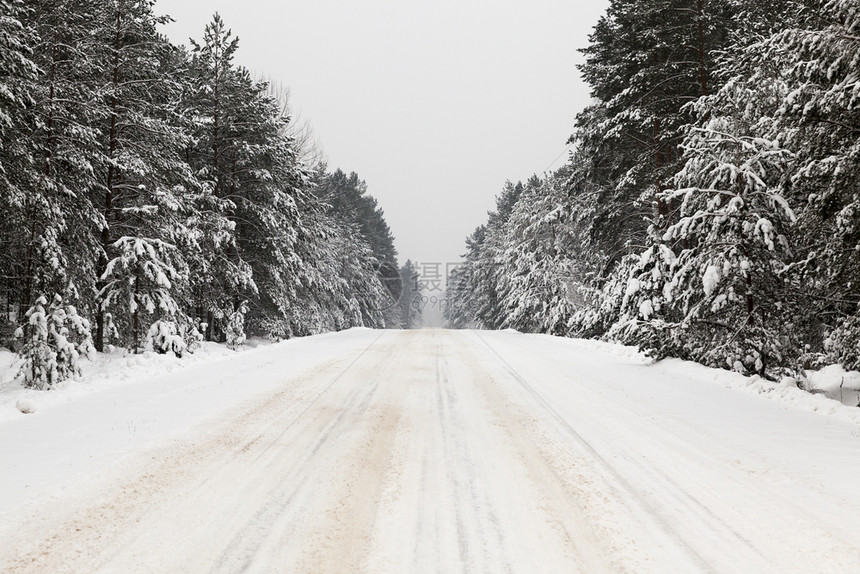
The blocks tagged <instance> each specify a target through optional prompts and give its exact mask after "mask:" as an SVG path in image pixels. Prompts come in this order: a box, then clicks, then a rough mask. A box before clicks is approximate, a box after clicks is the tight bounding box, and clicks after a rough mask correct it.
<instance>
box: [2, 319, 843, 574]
mask: <svg viewBox="0 0 860 574" xmlns="http://www.w3.org/2000/svg"><path fill="white" fill-rule="evenodd" d="M722 376H723V375H721V374H719V373H716V372H714V371H711V370H709V369H704V368H700V367H698V366H694V365H687V364H683V363H680V362H668V363H665V364H657V365H651V366H648V365H646V364H644V361H643V359H642V358H641V357H640V356H638V355H636V354H635V353H634V352H632V351H630V350H628V349H624V348H621V347H613V346H611V345H605V344H599V343H592V342H587V341H575V340H562V339H555V338H552V337H545V336H528V335H521V334H518V333H513V332H494V333H489V332H474V331H441V330H427V331H404V332H393V331H386V332H373V331H368V330H354V331H349V332H346V333H340V334H336V335H328V336H323V337H318V338H311V339H307V340H303V341H296V342H293V341H290V342H287V343H285V344H282V345H276V346H273V347H269V348H266V349H260V350H257V351H254V352H249V353H245V354H240V355H238V356H236V357H235V358H231V359H229V360H227V361H222V362H221V363H218V364H216V365H204V366H197V367H190V368H188V369H185V370H183V371H181V372H177V373H174V374H172V375H167V376H164V377H161V378H160V379H158V380H153V381H141V382H140V383H138V384H135V385H132V386H129V387H123V388H117V389H114V390H111V391H109V392H107V391H105V392H100V393H95V394H94V395H93V396H92V397H88V398H82V399H80V400H76V401H71V402H69V403H67V404H61V405H57V406H55V407H54V408H52V409H50V410H45V411H44V412H38V413H36V414H35V415H29V416H28V417H22V418H20V419H17V420H11V421H7V422H3V423H0V457H2V458H0V497H2V498H0V520H2V525H0V571H2V572H38V573H44V572H52V573H54V572H82V573H83V572H86V573H90V572H118V573H119V572H121V573H130V572H153V573H165V572H177V573H191V572H261V573H262V572H266V573H268V572H289V573H293V572H350V573H352V572H391V573H403V572H428V573H436V572H524V573H536V572H548V573H561V572H564V573H573V572H583V573H599V572H631V573H637V574H638V573H642V572H655V573H666V572H673V573H674V572H679V573H680V572H683V573H690V572H727V573H747V572H748V573H767V572H773V573H780V574H782V573H788V572H802V573H812V572H822V573H835V572H846V573H848V572H858V571H860V536H858V533H860V489H858V488H857V480H858V477H860V426H858V425H857V424H852V423H851V422H849V421H842V420H839V419H838V418H837V417H828V416H823V415H821V414H817V413H811V412H804V411H801V410H798V409H795V408H791V407H788V406H786V404H784V403H781V402H778V401H773V400H768V399H766V398H762V397H760V396H756V395H752V394H748V393H744V392H741V391H739V390H736V389H729V388H725V386H724V385H723V384H721V383H720V380H721V377H722ZM231 387H232V388H233V389H235V388H242V389H245V390H244V391H243V392H244V394H243V392H239V391H235V390H233V391H230V390H229V389H230V388H231ZM225 389H228V390H225ZM192 391H193V392H192ZM123 397H125V398H126V399H127V400H123ZM129 397H131V399H129ZM204 397H205V398H204ZM218 397H221V398H220V399H219V398H218ZM225 397H226V398H225ZM147 421H148V422H147ZM132 429H134V432H132ZM147 429H151V431H150V432H147ZM117 437H119V438H117ZM70 469H71V470H70Z"/></svg>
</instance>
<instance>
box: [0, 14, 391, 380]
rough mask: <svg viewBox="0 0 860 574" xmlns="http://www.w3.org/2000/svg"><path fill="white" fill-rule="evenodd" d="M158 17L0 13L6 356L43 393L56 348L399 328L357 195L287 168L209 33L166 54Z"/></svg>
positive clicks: (371, 210)
mask: <svg viewBox="0 0 860 574" xmlns="http://www.w3.org/2000/svg"><path fill="white" fill-rule="evenodd" d="M153 4H154V2H153V1H152V0H75V1H70V0H50V1H42V0H26V1H24V0H0V214H2V223H3V224H2V226H0V305H2V306H3V311H4V312H3V313H0V345H5V346H9V347H16V348H21V350H22V352H23V353H24V354H25V356H27V357H28V359H27V360H28V361H29V362H28V363H27V365H28V366H27V367H26V369H25V371H27V370H28V369H29V370H28V374H27V378H28V381H30V382H32V381H43V382H44V381H48V382H52V380H53V379H55V378H56V377H57V376H60V377H62V376H64V373H62V372H59V371H58V370H57V369H60V371H62V368H63V365H64V364H65V363H64V361H66V362H68V361H67V360H66V359H63V356H64V355H63V353H62V352H60V350H62V349H63V348H66V349H67V351H68V353H67V354H69V353H70V354H69V356H70V357H71V356H72V355H74V353H79V352H84V351H88V350H89V347H90V345H92V346H94V347H95V349H97V350H99V351H100V350H102V349H103V348H105V347H106V346H107V345H109V344H112V345H123V346H126V347H128V348H130V349H133V350H135V351H137V350H138V349H140V348H142V347H144V346H145V345H153V343H154V339H158V340H157V341H155V344H156V346H157V348H158V350H166V349H168V348H171V349H172V348H175V347H181V346H182V344H181V343H182V341H185V343H186V344H187V343H189V342H191V343H193V341H194V340H197V339H200V338H206V339H209V340H220V341H224V340H226V341H227V342H229V343H230V344H232V345H236V344H239V343H241V341H242V340H243V339H244V337H245V334H246V333H253V334H259V335H266V336H269V337H274V338H286V337H291V336H298V335H308V334H312V333H319V332H322V331H328V330H338V329H344V328H348V327H353V326H368V327H384V326H400V324H401V317H400V310H399V307H398V305H397V302H396V301H392V294H391V292H392V290H391V289H389V288H387V286H386V284H385V281H386V279H387V278H391V277H394V278H395V279H397V280H398V281H399V272H400V270H399V268H398V266H397V260H396V255H397V254H396V252H395V249H394V246H393V241H392V236H391V232H390V230H389V228H388V225H387V224H386V222H385V219H384V217H383V213H382V211H381V210H380V208H379V207H378V206H377V204H376V200H375V199H373V198H372V197H371V196H369V195H368V194H367V193H366V186H365V184H364V183H363V182H362V181H361V180H360V179H359V178H358V176H357V175H355V174H351V175H346V174H344V173H343V172H341V171H339V170H338V171H335V172H333V173H331V172H329V171H328V170H327V169H326V167H325V165H305V164H304V163H303V162H301V161H299V159H298V158H299V157H300V156H302V155H307V154H305V153H304V152H305V151H306V150H303V149H302V147H301V146H302V142H301V138H300V140H299V141H297V139H296V138H295V137H294V135H293V130H294V126H293V125H292V124H291V122H290V117H288V116H287V115H285V113H284V109H285V106H286V104H287V102H284V101H282V98H281V100H279V98H278V97H277V90H272V89H271V88H270V87H269V86H268V85H267V83H265V82H262V81H258V80H256V79H255V78H253V77H252V76H251V75H250V74H249V72H248V70H246V69H245V68H242V67H240V66H237V65H236V64H235V62H234V57H235V54H236V50H237V48H238V40H237V39H236V38H235V37H233V36H232V34H231V32H230V31H229V30H228V29H227V27H226V26H225V24H224V22H223V21H222V20H221V18H220V17H219V16H218V15H217V14H216V15H215V17H214V19H213V20H212V21H211V23H210V24H209V25H207V26H206V29H205V31H204V32H203V36H202V39H200V40H199V41H196V42H195V41H192V43H191V45H190V47H184V46H175V45H172V44H171V43H170V42H168V41H167V40H166V38H165V37H164V36H163V35H162V34H160V33H159V31H158V27H159V25H160V24H162V23H164V22H165V21H166V20H167V19H166V18H165V17H160V16H157V15H156V14H154V12H153ZM153 325H155V327H153ZM90 337H91V343H90V342H89V339H90ZM64 345H65V347H64ZM171 345H173V347H171ZM22 346H23V348H22ZM58 365H59V367H58ZM58 372H59V374H58Z"/></svg>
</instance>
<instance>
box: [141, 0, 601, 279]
mask: <svg viewBox="0 0 860 574" xmlns="http://www.w3.org/2000/svg"><path fill="white" fill-rule="evenodd" d="M607 4H608V1H607V0H593V1H591V0H590V1H581V0H579V1H577V0H518V1H513V2H512V1H506V0H434V1H432V2H430V1H422V2H419V1H417V0H365V1H362V2H357V1H351V2H347V1H343V0H340V1H335V0H242V1H236V0H230V1H228V0H158V2H157V4H156V11H157V12H159V13H162V14H169V15H171V16H172V17H173V18H174V19H175V20H176V22H175V23H173V24H170V25H169V26H166V27H165V29H164V32H165V33H166V34H167V35H168V36H169V37H170V39H171V40H173V41H174V42H175V43H187V41H188V38H189V37H193V38H195V39H199V38H201V37H202V34H203V28H204V26H205V25H206V23H207V22H208V21H209V20H210V19H211V17H212V15H213V14H214V13H215V12H216V11H217V12H219V13H220V14H221V16H222V17H223V18H224V21H225V23H226V24H227V26H229V27H230V28H231V29H232V30H233V33H234V34H235V35H236V36H238V37H239V39H240V43H239V52H238V54H237V62H238V63H239V64H240V65H243V66H245V67H247V68H249V69H250V70H251V71H252V72H255V73H259V74H265V75H266V76H269V77H271V78H272V79H273V80H276V81H279V82H281V83H282V84H284V85H286V86H288V87H289V88H290V90H291V92H292V103H293V105H294V106H295V107H296V108H297V109H298V110H299V111H300V112H301V114H302V115H303V116H304V117H306V118H307V119H308V120H309V121H310V123H311V125H312V127H313V129H314V131H315V132H316V135H317V137H318V138H319V140H320V142H321V143H322V146H323V148H324V150H325V153H326V155H327V157H328V159H329V167H330V168H331V169H334V168H337V167H339V168H342V169H343V170H344V171H347V172H349V171H355V172H358V174H359V175H360V176H361V178H362V179H364V180H365V181H366V182H367V184H368V189H369V191H370V193H371V194H373V195H374V196H375V197H376V198H377V199H378V200H379V203H380V205H381V207H382V208H383V210H384V211H385V217H386V219H387V221H388V223H389V224H390V225H391V229H392V231H393V233H394V236H395V240H396V246H397V249H398V251H399V257H400V260H401V262H403V261H405V260H406V259H407V258H410V259H412V260H413V261H421V262H424V261H439V262H442V263H446V262H453V261H458V260H459V259H460V257H459V256H460V255H461V254H462V253H463V251H464V239H465V237H466V235H468V234H469V233H471V232H472V231H473V230H474V228H475V227H477V226H478V225H480V224H481V223H483V222H484V221H485V220H486V212H487V211H488V210H489V209H492V208H493V205H494V198H495V195H496V194H497V193H498V192H499V191H500V190H501V188H502V185H503V184H504V182H505V180H507V179H510V180H512V181H517V180H525V179H527V178H528V177H529V176H530V175H532V174H534V173H538V174H541V173H543V172H544V171H545V170H546V169H547V168H549V167H558V166H559V165H561V163H562V162H563V161H564V159H565V158H566V154H565V155H564V156H563V157H561V158H559V154H562V153H563V152H564V150H565V142H566V140H567V138H568V136H569V135H570V132H571V128H572V125H573V119H574V116H575V115H576V113H577V112H578V111H579V110H581V109H582V108H583V107H584V106H585V105H586V104H587V102H588V90H587V88H586V87H585V85H584V84H583V83H582V82H581V80H580V78H579V74H578V72H577V70H576V67H575V66H576V63H577V62H579V61H581V56H580V55H579V54H578V53H577V51H576V50H577V48H580V47H583V46H585V45H586V43H587V37H588V34H589V33H590V31H591V28H592V27H593V26H594V24H595V23H596V21H597V18H598V17H599V16H600V14H601V13H602V12H603V11H604V10H605V7H606V5H607Z"/></svg>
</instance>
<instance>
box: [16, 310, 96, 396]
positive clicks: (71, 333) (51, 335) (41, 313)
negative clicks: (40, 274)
mask: <svg viewBox="0 0 860 574" xmlns="http://www.w3.org/2000/svg"><path fill="white" fill-rule="evenodd" d="M46 306H47V307H48V308H47V309H45V307H46ZM25 320H26V325H25V326H23V327H21V328H19V329H18V330H17V332H16V336H17V337H18V338H20V339H24V346H23V348H22V349H21V351H20V355H21V357H22V358H23V359H24V362H23V364H22V365H21V368H20V370H19V371H18V378H19V380H21V382H22V384H23V385H24V386H25V387H31V388H37V389H42V390H44V389H49V388H51V387H53V386H54V385H56V384H58V383H61V382H63V381H65V380H67V379H70V378H72V377H76V376H80V374H81V368H80V364H79V358H80V356H81V355H82V354H83V355H84V356H90V354H91V353H92V352H94V349H93V346H92V339H91V337H90V325H89V322H88V321H87V320H86V319H84V318H82V317H81V316H80V315H78V312H77V309H75V307H74V306H72V305H66V304H64V303H63V298H62V297H60V296H59V295H57V296H55V297H54V299H53V301H51V304H50V306H48V300H47V299H46V298H45V297H44V296H41V295H40V296H39V297H37V298H36V302H35V303H34V305H33V306H32V307H31V308H30V309H29V310H28V311H27V313H26V314H25Z"/></svg>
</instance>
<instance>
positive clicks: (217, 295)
mask: <svg viewBox="0 0 860 574" xmlns="http://www.w3.org/2000/svg"><path fill="white" fill-rule="evenodd" d="M191 44H192V47H191V53H190V61H189V85H188V91H187V94H188V96H187V98H186V100H185V102H184V106H185V113H186V114H188V115H190V116H192V117H194V118H195V126H194V129H193V137H194V142H195V144H194V145H193V146H191V147H190V148H189V149H188V150H187V154H186V157H187V158H188V161H189V163H190V164H191V166H192V168H193V169H194V171H195V173H196V175H197V176H198V177H199V178H200V179H201V180H202V181H204V182H206V184H207V185H208V187H209V188H210V189H211V196H210V197H209V198H205V197H204V198H201V199H205V200H207V201H208V202H209V203H211V204H213V207H215V208H216V209H215V210H212V211H211V212H210V214H211V215H210V216H209V217H206V218H201V219H198V220H197V221H195V222H194V223H196V224H199V225H201V228H200V229H199V230H198V232H197V237H198V245H199V246H200V247H201V249H202V253H203V254H204V258H202V259H200V260H198V261H196V262H195V266H194V267H193V268H192V273H191V278H192V291H193V293H194V296H195V303H194V304H195V308H196V312H197V313H198V314H199V315H200V316H201V318H202V319H203V320H204V322H205V323H207V325H208V329H207V332H206V337H207V339H219V338H220V336H221V333H223V329H224V328H225V327H226V323H225V322H226V320H227V317H229V316H231V315H232V314H233V313H234V312H235V311H236V309H237V308H238V305H239V304H240V302H241V301H242V300H246V299H247V297H248V295H249V294H257V293H258V289H257V285H256V283H255V282H254V278H253V270H252V268H251V265H250V264H249V263H248V262H247V261H246V260H245V259H243V257H242V254H241V250H240V247H239V245H238V239H237V223H238V222H237V209H238V205H237V202H236V201H234V199H233V198H231V187H230V182H229V174H230V164H229V162H228V161H226V159H225V154H226V153H228V152H229V150H230V148H231V147H233V146H243V145H245V142H243V141H241V140H238V139H236V138H234V137H233V134H232V133H231V130H232V129H233V124H234V123H235V121H236V119H235V118H236V112H237V109H238V107H239V106H241V105H242V103H243V102H244V101H245V100H246V99H248V98H249V97H253V94H251V93H248V91H247V88H248V85H247V82H244V80H245V79H247V74H246V73H243V72H242V70H239V69H237V68H236V67H235V66H234V64H233V59H234V57H235V54H236V50H237V49H238V46H239V41H238V38H235V37H233V35H232V32H231V31H230V30H229V29H228V28H227V27H226V25H225V24H224V21H223V19H222V18H221V16H220V15H218V14H217V13H216V14H215V15H214V16H213V19H212V21H211V22H210V23H209V24H207V25H206V29H205V30H204V34H203V40H202V42H199V43H198V42H196V41H194V40H192V42H191Z"/></svg>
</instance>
